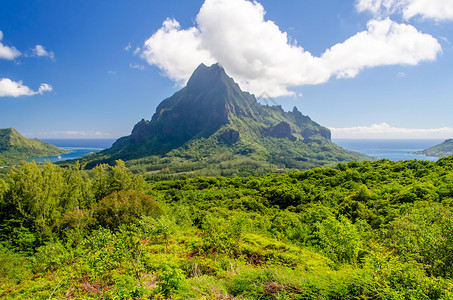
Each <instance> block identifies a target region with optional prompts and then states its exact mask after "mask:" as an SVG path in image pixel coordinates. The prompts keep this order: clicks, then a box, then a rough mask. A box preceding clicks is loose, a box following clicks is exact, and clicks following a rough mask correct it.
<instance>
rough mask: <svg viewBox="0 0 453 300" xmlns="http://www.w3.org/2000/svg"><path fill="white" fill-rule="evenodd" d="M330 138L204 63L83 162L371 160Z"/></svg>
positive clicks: (176, 165) (197, 166) (218, 170)
mask: <svg viewBox="0 0 453 300" xmlns="http://www.w3.org/2000/svg"><path fill="white" fill-rule="evenodd" d="M330 137H331V133H330V130H329V129H328V128H325V127H323V126H320V125H319V124H317V123H315V122H313V121H312V120H311V119H310V118H309V117H308V116H304V115H303V114H302V113H301V112H300V111H299V110H298V109H297V108H296V107H294V109H293V110H292V111H290V112H285V111H284V110H283V109H282V107H281V106H267V105H262V104H260V103H258V102H257V100H256V98H255V96H254V95H251V94H249V93H247V92H243V91H242V90H241V89H240V87H239V85H238V84H237V83H235V82H234V80H233V79H232V78H230V77H229V76H228V75H227V74H226V73H225V70H224V69H223V68H222V67H221V66H220V65H219V64H214V65H212V66H211V67H207V66H205V65H204V64H201V65H200V66H199V67H198V68H197V69H196V70H195V71H194V73H193V74H192V76H191V78H190V79H189V81H188V83H187V86H186V87H184V88H183V89H181V90H180V91H178V92H176V93H175V94H174V95H173V96H172V97H170V98H167V99H165V100H164V101H162V102H161V103H160V104H159V106H158V107H157V109H156V113H155V114H154V115H153V117H152V118H151V120H149V121H146V120H141V121H140V122H139V123H138V124H137V125H135V127H134V129H133V130H132V133H131V135H129V136H127V137H123V138H120V139H119V140H117V141H116V142H115V143H114V144H113V146H112V147H111V148H110V149H107V150H104V151H101V152H98V153H95V154H92V155H89V156H86V157H84V158H83V159H82V161H83V162H85V163H88V167H90V166H91V167H92V166H94V165H95V164H98V163H103V162H106V163H110V164H111V163H113V162H114V160H116V159H122V160H126V161H129V162H128V165H129V166H130V167H131V168H141V170H144V171H145V172H148V173H172V174H174V173H184V172H193V171H196V173H197V174H200V175H235V174H236V175H238V174H241V175H246V174H250V175H252V174H256V173H264V172H269V171H276V170H279V169H288V168H294V169H308V168H313V167H318V166H324V165H329V164H335V163H337V162H344V161H351V160H364V159H366V158H369V157H367V156H365V155H361V154H359V153H355V152H351V151H347V150H345V149H342V148H341V147H339V146H337V145H335V144H334V143H332V142H331V140H330Z"/></svg>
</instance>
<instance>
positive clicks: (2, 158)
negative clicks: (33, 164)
mask: <svg viewBox="0 0 453 300" xmlns="http://www.w3.org/2000/svg"><path fill="white" fill-rule="evenodd" d="M65 152H67V151H64V150H62V149H60V148H58V147H55V146H54V145H51V144H48V143H44V142H42V141H40V140H38V139H28V138H25V137H23V136H22V135H21V134H20V133H19V132H17V130H16V129H14V128H6V129H0V166H5V165H11V164H14V163H17V162H18V161H19V160H22V159H27V158H30V157H36V156H50V155H58V154H62V153H65Z"/></svg>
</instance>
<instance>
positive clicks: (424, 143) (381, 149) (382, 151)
mask: <svg viewBox="0 0 453 300" xmlns="http://www.w3.org/2000/svg"><path fill="white" fill-rule="evenodd" d="M332 141H333V142H334V143H336V144H337V145H339V146H341V147H343V148H345V149H348V150H352V151H356V152H360V153H363V154H366V155H369V156H373V157H377V158H379V159H383V158H385V159H388V160H393V161H397V160H413V159H417V160H429V161H437V160H438V158H437V157H433V156H425V155H419V154H414V152H417V151H422V150H425V149H427V148H430V147H432V146H435V145H437V144H439V143H441V142H443V140H437V139H430V140H413V139H411V140H409V139H407V140H406V139H401V140H395V139H392V140H384V139H381V140H372V139H361V140H358V139H332Z"/></svg>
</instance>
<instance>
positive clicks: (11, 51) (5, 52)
mask: <svg viewBox="0 0 453 300" xmlns="http://www.w3.org/2000/svg"><path fill="white" fill-rule="evenodd" d="M2 40H3V32H2V31H1V30H0V59H7V60H13V59H15V58H16V57H18V56H20V55H21V53H20V51H19V50H17V49H16V48H15V47H8V46H5V45H3V44H2V43H1V41H2Z"/></svg>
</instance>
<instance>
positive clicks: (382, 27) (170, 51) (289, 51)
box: [141, 0, 442, 97]
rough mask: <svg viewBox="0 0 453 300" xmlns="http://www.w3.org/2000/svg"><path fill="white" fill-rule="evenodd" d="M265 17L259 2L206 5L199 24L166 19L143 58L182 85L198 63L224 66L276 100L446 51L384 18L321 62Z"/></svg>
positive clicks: (216, 0)
mask: <svg viewBox="0 0 453 300" xmlns="http://www.w3.org/2000/svg"><path fill="white" fill-rule="evenodd" d="M265 14H266V12H265V10H264V8H263V6H262V5H261V4H259V3H258V2H256V1H254V2H251V1H247V0H206V1H205V3H204V4H203V6H202V8H201V9H200V12H199V13H198V15H197V17H196V26H194V27H190V28H188V29H181V26H180V24H179V23H178V22H177V21H176V20H174V19H167V20H166V21H165V22H164V23H163V25H162V28H160V29H159V30H158V31H157V32H155V33H154V34H153V35H152V36H151V37H150V38H149V39H148V40H146V41H145V44H144V47H143V51H142V53H141V56H142V58H144V59H146V61H147V62H148V63H149V64H150V65H156V66H157V67H159V68H160V69H161V70H162V71H163V72H164V74H165V75H166V76H168V77H169V78H171V79H172V80H175V81H178V82H180V83H185V82H186V81H187V80H188V78H189V76H190V75H191V74H192V72H193V70H194V69H195V68H196V67H197V66H198V65H199V64H200V63H205V64H206V65H210V64H212V63H214V62H220V64H221V65H222V66H223V67H224V68H225V70H226V71H227V73H228V74H229V75H231V76H233V77H234V78H235V79H236V80H237V81H239V84H240V85H241V87H242V88H243V89H245V90H248V91H250V92H252V93H255V94H257V95H260V94H262V93H263V92H267V93H268V94H269V95H270V96H272V97H277V96H283V95H294V93H293V92H292V91H291V88H292V87H296V86H301V85H308V84H320V83H325V82H327V81H328V80H329V79H330V78H331V77H333V76H335V77H338V78H342V77H355V76H356V75H357V74H358V73H359V72H360V71H361V70H363V69H364V68H367V67H376V66H381V65H398V64H403V65H416V64H418V63H420V62H422V61H427V60H434V59H436V57H437V55H438V54H439V53H440V52H441V50H442V48H441V46H440V44H439V43H438V41H437V40H436V39H435V38H433V37H432V36H430V35H428V34H423V33H421V32H419V31H417V29H416V28H414V27H413V26H411V25H404V24H398V23H396V22H393V21H392V20H390V19H384V20H372V21H370V22H369V23H368V25H367V30H366V31H363V32H359V33H357V34H356V35H354V36H352V37H351V38H349V39H347V40H346V41H345V42H343V43H339V44H337V45H334V46H333V47H332V48H330V49H328V50H326V52H325V53H324V54H323V55H322V56H320V57H316V56H313V55H312V54H311V53H310V52H308V51H306V50H304V48H303V47H302V46H300V45H298V44H297V43H296V42H290V39H289V37H288V35H287V33H286V32H282V31H281V30H280V28H279V27H278V26H277V25H276V24H275V23H274V22H272V21H267V20H265V18H264V16H265Z"/></svg>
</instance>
